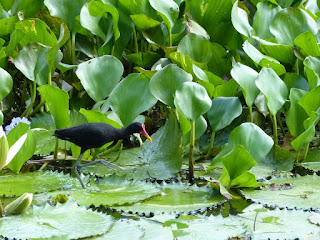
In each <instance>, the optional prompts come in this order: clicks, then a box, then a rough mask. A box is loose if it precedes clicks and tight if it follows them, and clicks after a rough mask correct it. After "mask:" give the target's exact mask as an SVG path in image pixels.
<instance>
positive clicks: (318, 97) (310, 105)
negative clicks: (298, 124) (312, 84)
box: [298, 86, 320, 116]
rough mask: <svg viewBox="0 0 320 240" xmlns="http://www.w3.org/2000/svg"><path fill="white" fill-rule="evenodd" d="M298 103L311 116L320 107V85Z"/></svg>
mask: <svg viewBox="0 0 320 240" xmlns="http://www.w3.org/2000/svg"><path fill="white" fill-rule="evenodd" d="M298 104H300V106H301V107H303V109H304V110H305V111H306V112H307V114H308V115H309V116H311V115H312V112H316V111H317V110H318V109H319V107H320V86H318V87H316V88H314V89H312V90H311V91H310V92H307V93H306V94H305V95H303V96H302V97H301V99H300V100H299V102H298Z"/></svg>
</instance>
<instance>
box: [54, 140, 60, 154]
mask: <svg viewBox="0 0 320 240" xmlns="http://www.w3.org/2000/svg"><path fill="white" fill-rule="evenodd" d="M58 148H59V138H56V146H55V148H54V153H53V158H54V159H57V157H58Z"/></svg>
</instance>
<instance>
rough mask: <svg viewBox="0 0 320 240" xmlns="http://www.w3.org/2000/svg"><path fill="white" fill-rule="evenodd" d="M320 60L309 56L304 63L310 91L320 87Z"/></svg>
mask: <svg viewBox="0 0 320 240" xmlns="http://www.w3.org/2000/svg"><path fill="white" fill-rule="evenodd" d="M319 64H320V60H319V59H318V58H316V57H312V56H309V57H307V58H306V59H305V60H304V61H303V65H304V66H305V71H306V75H307V78H308V82H309V86H310V89H313V88H315V87H317V86H319V85H320V67H319Z"/></svg>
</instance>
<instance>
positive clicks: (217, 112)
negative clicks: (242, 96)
mask: <svg viewBox="0 0 320 240" xmlns="http://www.w3.org/2000/svg"><path fill="white" fill-rule="evenodd" d="M241 113H242V106H241V103H240V100H239V99H238V98H237V97H217V98H215V99H213V100H212V105H211V108H210V109H209V111H208V112H207V115H208V120H209V123H210V126H211V129H212V131H213V132H217V131H219V130H220V129H223V128H225V127H226V126H228V125H229V124H230V123H231V122H232V121H233V120H234V119H235V118H237V117H238V116H240V114H241Z"/></svg>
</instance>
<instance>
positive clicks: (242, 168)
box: [221, 145, 257, 187]
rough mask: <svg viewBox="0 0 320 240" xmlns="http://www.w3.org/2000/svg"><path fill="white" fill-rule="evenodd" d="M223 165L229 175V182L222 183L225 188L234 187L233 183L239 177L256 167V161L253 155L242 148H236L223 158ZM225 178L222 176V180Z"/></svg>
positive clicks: (239, 146) (240, 146)
mask: <svg viewBox="0 0 320 240" xmlns="http://www.w3.org/2000/svg"><path fill="white" fill-rule="evenodd" d="M221 161H222V165H223V167H224V168H225V170H226V171H223V173H222V174H224V173H225V172H227V173H228V176H229V181H228V182H221V183H222V184H223V185H224V186H228V185H229V186H230V187H231V186H232V181H233V180H235V179H236V178H237V177H239V176H240V175H242V174H243V173H245V172H247V171H249V170H250V169H251V168H252V167H253V166H254V165H256V164H257V163H256V161H255V160H254V159H253V158H252V156H251V154H250V153H249V152H248V151H247V150H246V149H245V148H244V147H243V146H242V145H238V146H236V147H235V148H234V149H233V150H232V152H231V153H229V154H227V155H225V156H223V157H222V158H221ZM223 178H224V177H223V176H221V179H223Z"/></svg>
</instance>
